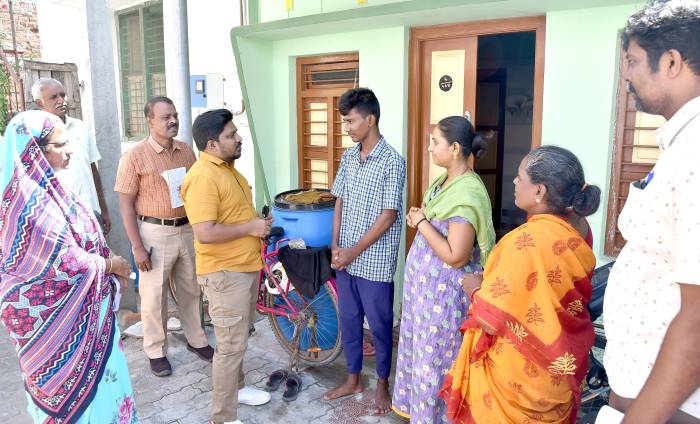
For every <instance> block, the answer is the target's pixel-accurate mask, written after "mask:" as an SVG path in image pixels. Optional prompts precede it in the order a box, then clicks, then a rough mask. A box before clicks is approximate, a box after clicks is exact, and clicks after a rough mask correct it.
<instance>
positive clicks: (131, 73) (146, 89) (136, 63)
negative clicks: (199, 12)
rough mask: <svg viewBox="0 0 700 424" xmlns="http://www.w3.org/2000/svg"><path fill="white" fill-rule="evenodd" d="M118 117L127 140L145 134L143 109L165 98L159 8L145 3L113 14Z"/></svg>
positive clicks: (159, 5) (160, 14)
mask: <svg viewBox="0 0 700 424" xmlns="http://www.w3.org/2000/svg"><path fill="white" fill-rule="evenodd" d="M117 22H118V25H119V28H118V39H119V67H120V73H121V81H122V93H121V94H122V111H123V113H122V115H123V117H124V134H125V136H126V137H127V138H128V139H139V138H142V137H144V136H145V135H146V133H147V128H146V122H145V121H144V117H143V106H144V104H145V103H146V101H147V100H148V99H149V98H150V97H153V96H164V95H165V55H164V46H163V5H162V3H156V4H149V6H145V7H137V8H134V9H129V10H128V11H124V12H119V13H118V14H117Z"/></svg>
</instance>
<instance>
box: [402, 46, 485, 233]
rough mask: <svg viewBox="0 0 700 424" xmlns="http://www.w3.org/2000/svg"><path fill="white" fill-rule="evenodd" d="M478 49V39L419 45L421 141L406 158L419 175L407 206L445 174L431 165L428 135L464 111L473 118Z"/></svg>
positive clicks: (415, 177) (410, 190) (413, 179)
mask: <svg viewBox="0 0 700 424" xmlns="http://www.w3.org/2000/svg"><path fill="white" fill-rule="evenodd" d="M477 46H478V39H477V37H460V38H453V39H448V40H431V41H426V42H425V43H422V48H421V52H420V56H421V70H420V73H421V78H420V79H419V81H420V86H419V87H420V88H419V98H420V99H421V114H420V121H419V122H418V127H419V130H418V133H419V134H420V139H419V140H417V142H416V143H413V147H414V149H412V150H413V151H411V152H409V158H408V160H409V161H410V162H412V166H413V167H414V169H417V170H419V172H417V173H416V172H414V174H418V175H413V178H412V179H411V178H409V193H412V194H409V204H408V207H411V206H420V202H421V201H422V197H423V193H425V191H426V190H427V189H428V186H430V183H431V182H432V181H433V180H435V178H437V177H438V176H440V174H442V173H443V172H444V169H442V168H440V167H438V166H436V165H435V164H434V163H433V161H432V158H431V157H430V153H429V152H428V143H429V142H430V133H431V132H432V131H433V129H434V128H435V125H437V123H438V122H439V121H440V120H441V119H442V118H444V117H447V116H452V115H459V116H463V115H464V114H465V113H466V112H468V113H469V114H470V116H471V117H474V116H476V115H475V108H476V60H477ZM411 180H412V181H411ZM414 235H415V231H414V230H413V229H411V228H408V237H409V242H410V241H411V240H413V236H414Z"/></svg>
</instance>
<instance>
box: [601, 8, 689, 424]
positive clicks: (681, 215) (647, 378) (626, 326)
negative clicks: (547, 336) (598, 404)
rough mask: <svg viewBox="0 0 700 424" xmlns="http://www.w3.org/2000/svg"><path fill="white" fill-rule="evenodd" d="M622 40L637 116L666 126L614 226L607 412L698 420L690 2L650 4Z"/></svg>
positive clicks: (629, 419)
mask: <svg viewBox="0 0 700 424" xmlns="http://www.w3.org/2000/svg"><path fill="white" fill-rule="evenodd" d="M622 38H623V47H624V50H625V54H624V58H623V60H625V65H626V66H625V67H624V68H625V69H624V71H623V72H624V74H623V76H624V78H625V79H626V80H627V83H628V89H629V91H630V92H631V93H632V94H633V95H634V97H635V99H636V101H637V109H638V110H641V111H643V112H647V113H650V114H655V115H662V116H664V117H665V118H666V119H667V120H668V122H667V124H666V125H665V126H663V127H662V128H660V129H659V130H658V132H657V142H658V144H659V147H660V149H661V156H660V157H659V160H658V162H657V163H656V165H655V166H654V169H653V170H652V171H651V172H650V173H649V175H647V177H646V178H644V179H643V180H640V181H635V182H633V183H632V184H631V185H630V192H629V196H628V199H627V201H626V203H625V206H624V209H623V210H622V212H621V214H620V218H619V220H618V226H619V229H620V232H621V233H622V235H623V236H624V237H625V239H626V240H627V244H626V245H625V247H624V248H623V249H622V252H621V253H620V255H619V256H618V259H617V262H616V263H615V266H614V267H613V269H612V271H611V273H610V277H609V279H608V287H607V291H606V293H605V309H604V315H603V316H604V319H605V331H606V335H607V337H608V344H607V346H606V351H605V368H606V370H607V372H608V377H609V380H610V386H611V388H612V392H613V393H612V394H611V396H610V405H611V406H612V407H613V408H615V409H617V410H619V411H622V412H624V413H625V418H624V420H623V423H627V424H629V423H634V424H647V423H649V424H652V423H653V424H656V423H666V422H670V423H700V166H698V158H699V157H700V1H698V0H670V1H663V2H660V1H657V2H655V3H653V4H651V5H649V6H648V7H647V8H646V9H644V10H642V11H640V12H638V13H636V14H635V15H633V16H632V17H630V19H629V21H628V23H627V26H626V27H625V30H624V32H623V35H622Z"/></svg>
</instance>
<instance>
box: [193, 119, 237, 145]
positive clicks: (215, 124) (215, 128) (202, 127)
mask: <svg viewBox="0 0 700 424" xmlns="http://www.w3.org/2000/svg"><path fill="white" fill-rule="evenodd" d="M231 121H233V113H231V111H230V110H228V109H214V110H208V111H206V112H204V113H203V114H201V115H199V116H198V117H197V119H195V120H194V124H192V137H193V138H194V143H195V145H197V149H199V151H200V152H203V151H204V150H206V148H207V143H208V142H209V140H216V141H219V135H221V133H222V132H223V131H224V127H225V126H226V124H228V123H229V122H231Z"/></svg>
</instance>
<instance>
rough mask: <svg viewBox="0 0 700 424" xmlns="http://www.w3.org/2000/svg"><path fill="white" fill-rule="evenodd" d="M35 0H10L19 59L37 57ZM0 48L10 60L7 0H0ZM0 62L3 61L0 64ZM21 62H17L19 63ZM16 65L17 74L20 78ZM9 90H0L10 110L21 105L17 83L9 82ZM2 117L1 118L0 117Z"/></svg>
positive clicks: (19, 87)
mask: <svg viewBox="0 0 700 424" xmlns="http://www.w3.org/2000/svg"><path fill="white" fill-rule="evenodd" d="M36 1H37V0H12V12H13V15H14V22H15V39H16V41H17V56H18V59H19V60H20V61H21V60H22V59H26V60H40V59H41V41H40V38H39V23H38V20H37V13H36ZM0 48H2V50H3V54H4V56H5V57H6V58H7V60H8V61H9V62H10V63H14V61H15V54H14V51H13V50H14V48H13V43H12V26H11V24H10V11H9V2H8V0H0ZM0 66H3V67H4V65H0ZM20 66H21V65H20ZM22 73H23V72H22V70H21V69H19V77H20V78H22ZM9 90H10V92H9V93H3V97H4V103H5V104H6V107H9V110H10V111H18V110H23V109H24V102H23V99H22V94H21V93H22V92H23V91H24V87H23V86H22V85H21V84H18V85H15V84H13V83H10V87H9ZM3 119H4V118H3Z"/></svg>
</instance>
